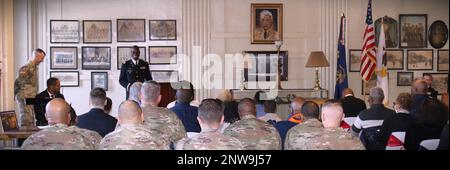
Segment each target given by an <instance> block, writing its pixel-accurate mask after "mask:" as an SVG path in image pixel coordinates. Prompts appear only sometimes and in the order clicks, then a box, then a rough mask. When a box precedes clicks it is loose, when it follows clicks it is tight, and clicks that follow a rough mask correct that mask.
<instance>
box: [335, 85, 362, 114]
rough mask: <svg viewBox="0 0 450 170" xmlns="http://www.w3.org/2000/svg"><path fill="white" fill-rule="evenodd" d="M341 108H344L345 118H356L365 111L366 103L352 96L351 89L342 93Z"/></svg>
mask: <svg viewBox="0 0 450 170" xmlns="http://www.w3.org/2000/svg"><path fill="white" fill-rule="evenodd" d="M342 97H343V98H342V99H341V102H342V108H344V114H345V117H356V116H358V114H359V112H361V111H363V110H366V109H367V108H366V103H365V102H364V101H363V100H361V99H358V98H356V97H355V96H354V94H353V90H352V89H349V88H347V89H344V90H343V91H342Z"/></svg>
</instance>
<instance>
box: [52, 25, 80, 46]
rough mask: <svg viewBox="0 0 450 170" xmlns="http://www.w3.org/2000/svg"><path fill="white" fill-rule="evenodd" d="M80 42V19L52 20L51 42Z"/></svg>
mask: <svg viewBox="0 0 450 170" xmlns="http://www.w3.org/2000/svg"><path fill="white" fill-rule="evenodd" d="M78 42H80V24H79V21H78V20H50V43H78Z"/></svg>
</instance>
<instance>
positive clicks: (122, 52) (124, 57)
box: [117, 46, 147, 70]
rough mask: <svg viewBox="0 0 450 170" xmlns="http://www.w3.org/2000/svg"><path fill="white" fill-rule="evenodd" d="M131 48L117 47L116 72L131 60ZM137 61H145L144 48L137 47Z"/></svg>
mask: <svg viewBox="0 0 450 170" xmlns="http://www.w3.org/2000/svg"><path fill="white" fill-rule="evenodd" d="M132 49H133V47H132V46H119V47H117V70H120V69H121V68H122V64H124V63H125V62H127V61H128V60H130V59H131V50H132ZM139 52H140V55H139V59H142V60H144V61H147V53H146V51H145V47H139Z"/></svg>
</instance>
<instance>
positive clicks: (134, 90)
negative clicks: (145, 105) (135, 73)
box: [128, 82, 142, 106]
mask: <svg viewBox="0 0 450 170" xmlns="http://www.w3.org/2000/svg"><path fill="white" fill-rule="evenodd" d="M141 88H142V83H141V82H135V83H133V84H132V85H131V86H130V96H128V100H133V101H135V102H137V103H138V104H139V106H140V105H141Z"/></svg>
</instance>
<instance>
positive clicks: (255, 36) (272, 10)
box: [250, 3, 283, 44]
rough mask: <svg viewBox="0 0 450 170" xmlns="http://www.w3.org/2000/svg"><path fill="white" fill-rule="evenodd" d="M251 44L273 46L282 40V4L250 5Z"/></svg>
mask: <svg viewBox="0 0 450 170" xmlns="http://www.w3.org/2000/svg"><path fill="white" fill-rule="evenodd" d="M250 10H251V27H250V28H251V43H252V44H275V41H282V40H283V4H278V3H276V4H275V3H274V4H272V3H270V4H266V3H263V4H261V3H252V4H251V9H250Z"/></svg>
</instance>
